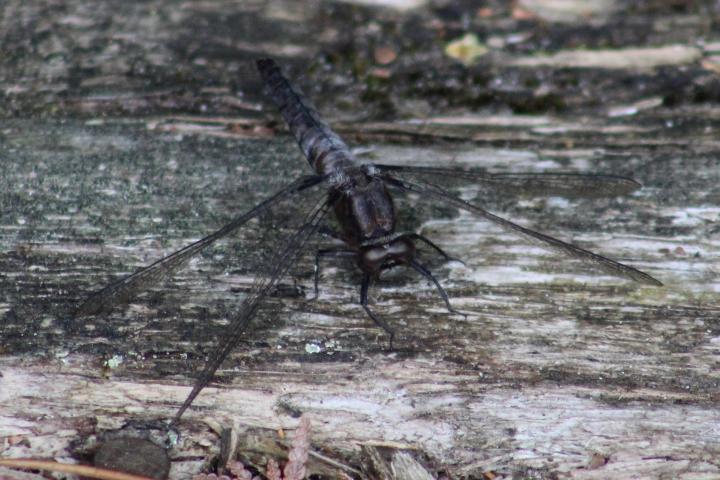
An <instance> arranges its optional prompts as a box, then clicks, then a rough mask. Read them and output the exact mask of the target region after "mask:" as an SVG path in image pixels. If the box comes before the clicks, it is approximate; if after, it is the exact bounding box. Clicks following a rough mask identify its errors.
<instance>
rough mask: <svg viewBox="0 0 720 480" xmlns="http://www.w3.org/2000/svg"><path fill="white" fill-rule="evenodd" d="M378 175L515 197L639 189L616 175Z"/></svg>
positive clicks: (435, 171)
mask: <svg viewBox="0 0 720 480" xmlns="http://www.w3.org/2000/svg"><path fill="white" fill-rule="evenodd" d="M373 166H374V167H376V168H377V169H379V170H380V171H381V172H389V173H394V172H399V173H401V174H410V175H416V176H419V177H420V178H425V179H432V180H431V181H433V182H434V181H439V180H436V179H443V178H451V179H453V180H460V181H463V180H464V181H468V182H473V183H475V184H478V185H480V186H481V187H483V188H489V189H492V190H495V191H500V192H509V193H512V194H515V195H546V196H547V195H558V196H561V197H582V198H588V197H615V196H619V195H627V194H629V193H632V192H634V191H635V190H637V189H638V188H640V187H641V186H642V185H640V184H639V183H638V182H636V181H635V180H633V179H631V178H627V177H620V176H616V175H584V174H576V173H509V172H507V173H506V172H498V173H488V172H480V171H472V170H457V169H452V168H443V167H416V166H404V165H377V164H374V165H373Z"/></svg>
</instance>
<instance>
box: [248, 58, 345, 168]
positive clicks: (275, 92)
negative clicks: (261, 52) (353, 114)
mask: <svg viewBox="0 0 720 480" xmlns="http://www.w3.org/2000/svg"><path fill="white" fill-rule="evenodd" d="M257 68H258V71H259V72H260V75H261V77H262V79H263V81H264V82H265V85H267V87H268V90H269V93H270V98H272V100H273V102H274V103H275V105H276V106H277V107H278V109H279V110H280V113H281V114H282V116H283V118H284V119H285V122H286V123H287V124H288V127H289V128H290V131H291V132H292V134H293V135H294V136H295V139H296V140H297V141H298V144H299V145H300V149H301V150H302V152H303V154H304V155H305V157H306V158H307V159H308V162H310V165H311V166H312V167H313V169H314V170H315V171H316V172H317V173H319V174H320V175H328V174H332V173H336V172H338V171H339V169H342V168H344V167H348V166H351V165H353V164H354V161H353V156H352V154H351V153H350V149H349V148H348V146H347V145H346V144H345V142H343V141H342V139H341V138H340V137H339V136H338V135H337V134H336V133H335V132H333V131H332V130H331V129H330V127H329V126H328V125H327V124H326V123H325V122H323V121H322V120H321V119H320V115H319V114H318V111H317V110H316V109H315V107H314V106H313V105H312V103H310V101H309V100H308V99H307V98H306V97H305V95H303V94H302V92H301V91H300V89H298V88H297V87H295V86H294V85H293V84H291V83H290V81H289V80H288V79H287V78H285V76H284V75H283V74H282V72H281V71H280V67H278V66H277V64H276V63H275V61H274V60H271V59H260V60H258V61H257Z"/></svg>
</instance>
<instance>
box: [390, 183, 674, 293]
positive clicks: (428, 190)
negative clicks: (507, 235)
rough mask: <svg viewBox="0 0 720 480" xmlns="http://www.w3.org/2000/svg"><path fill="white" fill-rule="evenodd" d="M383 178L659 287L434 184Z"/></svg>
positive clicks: (630, 270)
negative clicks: (494, 213)
mask: <svg viewBox="0 0 720 480" xmlns="http://www.w3.org/2000/svg"><path fill="white" fill-rule="evenodd" d="M382 178H384V179H385V181H387V182H388V184H390V185H393V186H395V187H398V188H400V189H401V190H404V191H407V192H415V193H420V194H422V195H425V196H432V197H436V198H438V199H440V200H443V201H445V202H447V203H450V204H452V205H455V206H456V207H458V208H461V209H463V210H467V211H469V212H472V213H474V214H476V215H479V216H481V217H483V218H485V219H486V220H489V221H491V222H493V223H495V224H496V225H499V226H501V227H503V228H504V229H506V230H508V231H511V232H514V233H517V234H520V235H522V236H524V237H525V238H528V239H529V240H531V241H533V243H536V244H538V245H540V246H542V247H546V248H550V249H552V250H554V251H557V252H560V253H562V254H564V255H567V256H569V257H572V258H576V259H578V260H581V261H583V262H586V263H589V264H592V265H595V266H597V267H599V268H601V269H602V270H604V271H605V272H607V273H609V274H611V275H615V276H619V277H625V278H629V279H631V280H634V281H636V282H640V283H644V284H647V285H655V286H662V283H661V282H660V281H658V280H656V279H655V278H653V277H651V276H650V275H648V274H647V273H645V272H641V271H640V270H638V269H636V268H633V267H631V266H629V265H625V264H622V263H620V262H616V261H615V260H611V259H609V258H606V257H603V256H602V255H598V254H597V253H593V252H591V251H589V250H585V249H583V248H580V247H576V246H575V245H572V244H570V243H566V242H563V241H562V240H558V239H557V238H554V237H551V236H549V235H545V234H543V233H540V232H536V231H534V230H530V229H529V228H525V227H522V226H520V225H518V224H516V223H513V222H511V221H509V220H505V219H504V218H501V217H498V216H497V215H493V214H492V213H490V212H488V211H487V210H485V209H483V208H481V207H478V206H477V205H473V204H471V203H468V202H466V201H464V200H462V199H460V198H458V197H456V196H454V195H452V194H451V193H450V192H448V191H446V190H445V189H443V188H442V187H439V186H437V185H435V184H433V183H430V182H425V181H422V180H416V181H410V180H406V179H404V178H403V179H401V178H398V177H396V176H391V175H387V174H386V175H383V177H382Z"/></svg>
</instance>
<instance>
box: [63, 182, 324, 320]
mask: <svg viewBox="0 0 720 480" xmlns="http://www.w3.org/2000/svg"><path fill="white" fill-rule="evenodd" d="M321 181H322V177H320V176H316V175H313V176H306V177H301V178H299V179H298V180H296V181H294V182H293V183H291V184H290V185H288V186H287V187H285V188H283V189H282V190H280V191H279V192H277V193H276V194H275V195H273V196H272V197H270V198H268V199H267V200H265V201H263V202H262V203H260V204H258V205H256V206H255V207H253V208H252V209H251V210H250V211H248V212H246V213H243V214H242V215H240V216H238V217H236V218H235V219H234V220H232V221H231V222H230V223H228V224H227V225H225V226H224V227H222V228H221V229H220V230H217V231H216V232H214V233H211V234H210V235H208V236H207V237H204V238H202V239H200V240H198V241H197V242H195V243H191V244H190V245H188V246H187V247H185V248H183V249H181V250H178V251H177V252H175V253H172V254H170V255H168V256H167V257H164V258H161V259H160V260H158V261H156V262H155V263H153V264H151V265H149V266H147V267H145V268H142V269H140V270H138V271H137V272H135V273H133V274H132V275H130V276H128V277H125V278H123V279H121V280H118V281H116V282H113V283H111V284H110V285H108V286H106V287H105V288H103V289H102V290H100V291H98V292H96V293H94V294H92V295H91V296H90V297H89V298H88V299H87V300H85V301H84V302H83V303H82V304H81V305H80V306H79V307H78V308H77V310H75V316H76V317H77V316H84V315H94V314H96V313H98V312H100V311H102V310H104V309H107V308H110V307H111V306H113V305H117V304H120V303H124V302H127V301H129V300H130V299H131V298H132V297H134V296H135V295H136V294H138V293H139V292H140V291H142V290H143V289H145V288H146V287H148V286H150V285H152V284H155V283H157V282H159V281H160V280H161V279H163V278H165V277H167V276H169V275H171V274H172V273H173V272H175V271H176V270H178V269H179V268H180V267H181V266H183V265H184V264H185V263H186V262H187V261H188V260H189V259H190V258H192V257H193V256H195V255H196V254H198V253H199V252H201V251H202V250H204V249H205V248H207V247H208V246H210V245H211V244H212V243H214V242H215V241H217V240H219V239H221V238H223V237H225V236H227V235H228V234H230V233H232V232H233V231H235V230H237V229H238V228H239V227H241V226H242V225H244V224H245V223H247V222H248V220H250V219H252V218H254V217H257V216H258V215H260V214H261V213H263V212H264V211H266V210H267V209H268V208H270V207H271V206H273V205H274V204H276V203H277V202H279V201H280V200H283V199H285V198H287V197H289V196H291V195H294V194H296V193H298V192H300V191H301V190H305V189H307V188H310V187H313V186H315V185H317V184H319V183H320V182H321Z"/></svg>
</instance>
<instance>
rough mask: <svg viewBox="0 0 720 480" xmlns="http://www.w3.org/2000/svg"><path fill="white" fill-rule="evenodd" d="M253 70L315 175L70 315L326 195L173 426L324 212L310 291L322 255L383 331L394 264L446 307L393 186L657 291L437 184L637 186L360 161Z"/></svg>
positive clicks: (278, 79) (283, 84)
mask: <svg viewBox="0 0 720 480" xmlns="http://www.w3.org/2000/svg"><path fill="white" fill-rule="evenodd" d="M257 67H258V71H259V72H260V75H261V77H262V79H263V81H264V82H265V84H266V85H267V87H268V90H269V93H270V96H271V98H272V99H273V101H274V102H275V104H276V105H277V107H278V109H279V110H280V113H281V114H282V116H283V118H284V119H285V121H286V123H287V124H288V126H289V128H290V130H291V132H292V133H293V135H294V136H295V138H296V139H297V141H298V144H299V145H300V149H301V150H302V152H303V154H304V155H305V157H306V158H307V160H308V162H309V163H310V165H311V167H312V168H313V170H314V171H315V175H311V176H306V177H302V178H299V179H297V180H296V181H294V182H292V183H291V184H290V185H288V186H287V187H285V188H283V189H282V190H280V191H279V192H277V193H275V194H274V195H273V196H271V197H270V198H268V199H267V200H265V201H263V202H261V203H260V204H258V205H256V206H255V207H254V208H252V209H251V210H250V211H248V212H246V213H244V214H242V215H240V216H238V217H236V218H235V219H233V220H232V221H231V222H230V223H228V224H227V225H225V226H223V227H222V228H220V229H219V230H218V231H216V232H214V233H212V234H210V235H208V236H207V237H204V238H202V239H200V240H198V241H197V242H195V243H192V244H190V245H188V246H187V247H185V248H183V249H181V250H178V251H177V252H175V253H172V254H170V255H168V256H167V257H165V258H162V259H160V260H158V261H157V262H155V263H153V264H151V265H149V266H147V267H145V268H143V269H140V270H139V271H137V272H136V273H134V274H132V275H130V276H129V277H126V278H124V279H121V280H119V281H117V282H115V283H112V284H110V285H108V286H107V287H105V288H103V289H102V290H100V291H98V292H96V293H95V294H93V295H92V296H90V297H89V298H88V299H87V300H86V301H85V302H84V303H83V304H82V305H80V307H78V309H77V311H76V315H77V316H82V315H92V314H96V313H98V312H100V311H102V310H105V309H107V308H108V307H112V306H113V305H117V304H119V303H122V302H126V301H128V300H129V299H131V298H132V297H133V296H135V295H136V294H138V293H140V292H142V291H143V290H144V289H145V288H146V287H148V286H150V285H152V284H154V283H156V282H158V281H159V280H160V279H162V278H164V277H167V276H168V275H170V274H172V273H173V272H175V271H176V270H177V269H178V268H180V267H181V266H182V265H184V264H185V263H186V262H187V260H189V259H190V258H192V257H193V256H195V255H196V254H198V253H199V252H200V251H202V250H203V249H205V248H206V247H208V246H209V245H211V244H212V243H214V242H215V241H217V240H219V239H220V238H223V237H225V236H227V235H229V234H230V233H232V232H234V231H235V230H237V229H238V228H239V227H241V226H243V225H244V224H245V223H247V222H248V221H249V220H250V219H252V218H255V217H257V216H258V215H260V214H262V213H264V212H265V211H267V210H268V209H269V208H271V207H272V206H274V205H276V204H278V202H280V201H281V200H285V199H288V198H290V197H292V196H294V195H297V194H299V193H300V192H303V191H305V190H308V189H311V188H313V187H316V186H318V185H324V186H325V188H326V189H327V192H328V194H327V195H326V197H325V198H324V199H323V200H322V201H321V202H319V203H318V204H316V205H315V206H313V207H312V208H311V209H309V211H308V213H307V215H306V217H305V218H304V220H303V223H302V226H301V227H300V228H299V229H297V230H296V231H295V232H294V233H293V234H292V235H290V236H288V238H287V239H286V240H285V243H284V244H283V245H282V246H281V247H279V248H277V249H276V251H275V252H274V255H273V258H272V259H271V261H270V262H269V268H268V270H269V271H268V272H267V275H265V276H263V277H258V278H257V279H256V280H255V283H254V284H253V287H252V289H251V291H250V293H249V294H248V296H247V297H246V298H245V300H244V301H243V302H242V304H241V305H240V307H239V309H238V311H237V312H236V313H235V314H234V315H233V317H232V318H231V321H230V325H229V326H228V327H227V332H226V334H224V335H223V336H222V340H221V341H220V345H219V347H218V348H217V350H216V351H215V352H213V354H212V356H211V358H210V359H209V361H208V363H207V364H206V365H205V367H204V369H203V371H202V372H201V373H200V375H199V377H198V379H197V381H196V383H195V385H194V387H193V389H192V391H191V392H190V394H189V395H188V397H187V399H186V400H185V401H184V403H183V404H182V406H181V407H180V408H179V410H178V412H177V414H176V415H175V417H174V420H173V423H176V422H177V421H179V420H180V418H181V416H182V415H183V413H184V412H185V410H186V409H187V408H188V407H189V406H190V405H191V403H192V402H193V400H194V399H195V397H196V396H197V395H198V394H199V393H200V391H201V390H202V389H203V388H204V387H205V386H207V385H208V384H209V383H210V381H211V380H212V378H213V376H214V374H215V372H216V370H217V369H218V368H219V367H220V365H221V364H222V362H223V361H224V359H225V358H226V357H227V356H228V354H229V353H230V352H231V351H232V349H233V348H234V347H235V346H236V345H237V344H238V343H239V342H240V341H241V340H242V338H243V337H244V336H245V334H246V332H247V329H248V327H249V325H250V323H251V321H252V319H253V317H254V316H255V313H256V312H257V310H258V308H259V307H260V305H261V303H262V301H263V300H264V299H265V298H266V297H267V296H268V294H269V293H270V291H271V290H272V289H273V288H275V287H276V285H277V283H278V282H279V281H280V279H281V278H282V277H283V276H284V275H285V274H286V273H287V272H288V270H289V269H290V267H291V266H292V265H293V264H294V263H295V262H296V260H297V258H298V257H299V256H300V255H301V253H302V251H303V249H304V247H305V245H306V244H307V241H308V239H309V238H310V237H311V236H312V235H313V234H314V233H315V232H316V231H318V230H320V229H321V228H322V227H321V224H322V222H323V220H324V218H325V215H326V214H327V213H328V212H329V211H330V210H331V209H332V210H333V211H334V213H335V217H336V219H337V222H338V224H339V226H340V229H341V231H340V232H337V233H335V232H332V231H330V232H329V233H330V235H331V236H334V237H336V238H338V239H340V240H342V241H343V242H344V243H345V245H346V248H344V249H328V250H321V251H319V252H318V254H317V256H316V274H315V288H316V291H317V282H318V268H317V267H318V262H319V260H320V258H322V257H326V256H337V257H346V256H352V257H354V258H355V259H356V260H357V264H358V267H359V268H360V270H361V271H362V272H363V280H362V284H361V288H360V304H361V305H362V307H363V308H364V310H365V311H366V312H367V314H368V315H369V316H370V317H371V318H372V320H373V321H374V322H375V323H376V324H377V325H379V326H380V327H381V328H383V329H384V330H385V331H386V332H388V334H389V335H390V340H391V345H392V338H393V330H392V328H391V327H390V325H389V324H388V323H387V322H386V321H385V320H384V319H382V317H380V316H378V315H376V314H375V313H374V312H373V311H372V310H370V309H369V308H368V305H367V303H368V289H369V287H370V284H371V283H372V281H373V280H375V279H377V278H378V276H379V275H380V273H381V272H382V271H384V270H387V269H390V268H393V267H395V266H399V265H404V266H409V267H411V268H413V269H414V270H416V271H417V272H418V273H420V274H421V275H422V276H424V277H425V278H426V279H428V280H430V281H431V282H432V283H433V284H434V285H435V286H436V288H437V290H438V292H439V293H440V295H441V297H442V298H443V300H444V301H445V304H446V305H447V307H448V309H449V310H450V311H454V310H452V308H451V307H450V303H449V300H448V296H447V294H446V293H445V291H444V290H443V288H442V286H441V285H440V284H439V282H438V281H437V280H436V279H435V277H434V276H433V275H432V273H431V272H430V271H429V270H428V269H427V268H426V267H425V266H424V265H422V264H421V263H419V262H418V260H417V258H416V245H415V244H416V242H417V241H420V242H422V243H424V244H425V245H427V246H429V247H431V248H432V249H433V250H435V251H436V252H438V253H439V254H441V255H443V256H444V257H445V258H446V259H451V257H450V256H448V255H447V254H446V253H445V252H444V251H443V250H442V249H440V247H438V246H437V245H435V244H434V243H433V242H432V241H430V240H429V239H427V238H425V237H423V236H422V235H419V234H417V233H414V232H410V233H398V232H396V231H395V228H396V212H395V207H394V205H393V201H392V198H391V196H390V190H394V191H397V192H401V193H402V192H415V193H419V194H421V195H422V196H423V197H425V198H430V199H435V200H438V201H443V202H446V203H449V204H451V205H454V206H456V207H458V208H460V209H463V210H467V211H469V212H472V213H474V214H476V215H479V216H481V217H483V218H485V219H486V220H488V221H490V222H493V223H495V224H496V225H499V226H501V227H503V228H505V229H507V230H509V231H512V232H514V233H517V234H520V235H522V236H524V237H525V238H527V239H529V240H530V241H532V242H534V243H537V244H539V245H541V246H543V247H547V248H550V249H552V250H555V251H557V252H560V253H562V254H564V255H568V256H570V257H573V258H576V259H578V260H581V261H583V262H586V263H589V264H592V265H595V266H596V267H599V268H601V269H602V270H604V271H606V272H607V273H610V274H612V275H616V276H621V277H625V278H628V279H631V280H634V281H637V282H641V283H645V284H649V285H657V286H659V285H662V284H661V283H660V282H659V281H658V280H656V279H654V278H653V277H651V276H650V275H648V274H646V273H644V272H641V271H640V270H637V269H635V268H633V267H630V266H628V265H625V264H622V263H619V262H616V261H614V260H611V259H609V258H606V257H603V256H601V255H598V254H595V253H593V252H590V251H588V250H585V249H582V248H580V247H577V246H575V245H572V244H569V243H566V242H563V241H561V240H558V239H556V238H554V237H550V236H548V235H545V234H542V233H539V232H536V231H533V230H530V229H527V228H525V227H522V226H520V225H518V224H515V223H513V222H511V221H509V220H506V219H504V218H501V217H498V216H496V215H494V214H492V213H490V212H488V211H487V210H485V209H483V208H482V207H480V206H478V205H476V204H472V203H468V202H466V201H464V200H462V199H460V198H459V197H456V196H454V195H453V194H452V193H450V192H448V191H447V190H445V189H444V188H443V187H441V186H440V185H438V183H439V182H441V181H442V179H443V178H451V179H454V180H459V181H468V182H473V183H475V184H480V185H483V186H484V187H487V188H493V189H499V190H505V191H514V192H516V193H517V192H525V193H541V194H551V195H565V196H577V195H580V196H585V197H587V196H615V195H622V194H626V193H629V192H631V191H633V190H635V189H637V188H639V186H640V185H639V184H638V183H637V182H635V181H634V180H631V179H629V178H624V177H617V176H612V175H580V174H571V173H555V174H517V173H493V174H489V173H484V172H475V171H464V170H457V169H447V168H442V167H420V166H394V165H382V164H374V163H362V162H359V161H358V160H357V159H355V157H354V156H353V154H352V152H351V151H350V149H349V148H348V146H347V145H346V144H345V143H344V142H343V141H342V139H340V137H339V136H338V135H337V134H335V133H334V132H333V131H332V130H331V129H330V127H329V126H328V125H327V124H326V123H325V122H323V121H322V120H321V119H320V116H319V114H318V112H317V110H315V108H314V107H313V106H312V104H311V103H310V102H309V101H308V100H307V99H306V98H305V97H304V96H303V95H302V93H301V92H300V91H299V90H298V89H297V88H296V87H294V86H293V85H292V84H291V83H290V82H289V81H288V80H287V78H285V77H284V76H283V74H282V73H281V71H280V69H279V67H278V66H277V65H276V64H275V62H274V61H273V60H270V59H262V60H258V62H257Z"/></svg>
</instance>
